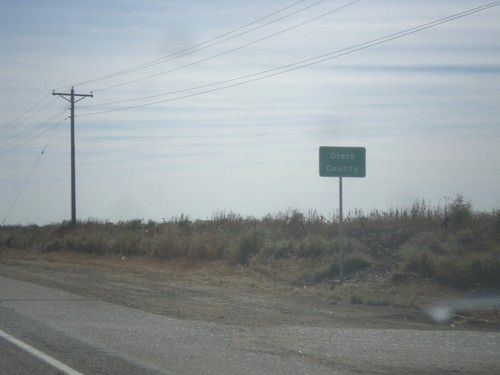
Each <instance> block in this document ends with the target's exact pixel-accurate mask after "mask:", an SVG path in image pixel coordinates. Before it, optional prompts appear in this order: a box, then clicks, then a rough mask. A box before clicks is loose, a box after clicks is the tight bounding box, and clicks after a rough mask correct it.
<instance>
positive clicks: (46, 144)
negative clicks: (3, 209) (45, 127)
mask: <svg viewBox="0 0 500 375" xmlns="http://www.w3.org/2000/svg"><path fill="white" fill-rule="evenodd" d="M64 120H65V119H62V120H61V121H59V122H58V123H57V124H56V125H55V126H54V127H53V128H52V129H53V131H52V134H51V135H50V137H49V139H48V140H47V143H45V146H44V148H43V149H42V152H41V153H40V155H39V156H38V159H37V160H36V161H35V164H34V165H33V168H31V171H30V172H29V173H28V177H26V180H24V183H23V186H21V189H20V190H19V191H18V193H17V195H16V197H15V198H14V201H13V202H12V204H11V205H10V207H9V209H8V210H7V213H6V214H5V217H4V219H3V220H2V224H1V225H4V223H5V221H6V220H7V218H8V217H9V215H10V212H11V211H12V209H13V208H14V206H15V205H16V203H17V201H18V199H19V197H20V196H21V194H22V193H23V191H24V188H25V187H26V185H27V184H28V181H29V180H30V178H31V175H32V174H33V172H34V171H35V169H36V167H37V166H38V163H40V160H41V159H42V156H43V155H44V154H45V151H46V150H47V147H48V146H49V143H50V141H51V140H52V137H54V134H55V132H56V130H57V128H58V126H59V125H60V124H61V123H62V122H63V121H64Z"/></svg>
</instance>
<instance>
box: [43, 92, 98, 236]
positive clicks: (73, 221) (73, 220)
mask: <svg viewBox="0 0 500 375" xmlns="http://www.w3.org/2000/svg"><path fill="white" fill-rule="evenodd" d="M52 95H58V96H60V97H61V98H63V99H64V100H67V101H68V102H70V104H71V116H70V119H71V225H72V226H73V227H74V226H76V183H75V103H77V102H79V101H80V100H82V99H84V98H86V97H91V98H92V97H93V94H92V92H90V94H75V90H74V88H73V87H71V91H70V92H69V93H62V92H55V90H54V91H52ZM67 97H69V99H68V98H67ZM75 97H79V98H80V99H78V100H76V101H75Z"/></svg>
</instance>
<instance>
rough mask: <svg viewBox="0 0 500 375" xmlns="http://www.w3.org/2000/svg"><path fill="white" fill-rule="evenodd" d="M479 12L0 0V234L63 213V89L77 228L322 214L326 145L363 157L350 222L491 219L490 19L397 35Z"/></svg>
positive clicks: (499, 138) (394, 4) (352, 186)
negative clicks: (460, 202)
mask: <svg viewBox="0 0 500 375" xmlns="http://www.w3.org/2000/svg"><path fill="white" fill-rule="evenodd" d="M497 3H498V2H497ZM485 4H488V1H484V2H483V1H464V0H449V1H446V0H443V1H431V0H428V1H427V0H422V1H413V0H412V1H410V0H408V1H406V0H398V1H395V0H394V1H377V0H371V1H368V0H367V1H363V0H361V1H352V0H346V1H338V0H336V1H333V0H324V1H318V0H304V1H293V0H289V1H285V0H280V1H278V0H276V1H252V2H249V1H243V0H241V1H240V0H231V1H229V0H217V1H201V0H182V1H174V0H172V1H160V0H156V1H153V0H149V1H132V0H128V1H123V0H120V1H118V0H116V1H111V0H108V1H101V0H90V1H79V2H77V1H62V0H59V1H55V0H45V1H35V0H20V1H14V0H11V1H8V0H2V1H0V33H1V38H0V112H1V118H0V176H1V178H0V197H1V198H0V222H1V221H2V220H4V218H5V217H7V220H6V221H5V223H6V224H17V223H21V224H29V223H36V224H45V223H51V222H59V221H62V220H68V219H69V218H70V120H69V119H68V116H69V111H68V110H67V107H68V103H67V102H66V101H65V100H64V99H62V98H61V97H58V96H53V95H52V94H51V93H52V90H54V89H55V90H56V91H58V92H69V90H70V88H71V86H72V85H74V87H75V92H76V93H79V94H88V93H90V92H91V91H92V92H93V94H94V97H93V98H85V99H83V100H82V101H80V102H78V103H77V104H76V118H75V120H76V173H77V217H78V219H80V220H87V219H89V218H97V219H100V220H111V221H117V220H128V219H134V218H139V219H145V220H148V219H154V220H162V219H163V218H167V219H169V218H172V217H175V216H178V215H180V214H186V215H189V216H190V217H191V218H193V219H196V218H200V219H205V218H210V217H211V216H212V214H214V213H216V212H223V211H225V212H235V213H238V214H241V215H243V216H247V215H253V216H256V217H261V216H263V215H265V214H267V213H277V212H279V211H285V210H287V209H289V208H291V209H298V210H301V211H303V212H307V211H308V210H317V211H318V212H319V213H322V214H324V215H326V216H331V215H332V214H333V213H334V212H336V210H337V208H338V179H337V178H325V177H320V176H319V172H318V169H319V168H318V164H319V162H318V158H319V147H320V146H358V147H365V148H366V158H367V163H366V177H365V178H345V179H344V184H343V186H344V209H345V210H346V211H349V210H354V209H362V210H364V211H366V212H369V211H371V210H372V209H374V208H377V209H381V210H386V209H389V208H391V207H408V206H410V205H411V204H412V202H414V201H415V200H417V199H425V200H427V201H430V202H431V204H435V205H437V204H441V205H444V202H445V201H446V198H447V197H450V198H453V197H455V196H456V194H458V193H462V194H463V195H464V197H465V198H466V199H467V200H470V201H471V202H472V204H473V207H474V208H475V209H478V210H488V211H489V210H491V209H495V208H500V168H499V160H500V147H499V146H500V6H494V7H491V8H489V9H484V10H482V11H480V12H476V13H474V14H470V15H467V16H465V17H463V18H459V19H455V20H450V22H447V23H443V24H441V25H437V26H435V27H430V28H428V29H425V30H420V29H414V31H417V32H415V33H413V34H411V35H405V36H404V35H402V34H396V33H400V32H404V31H406V30H410V29H413V28H416V27H420V26H423V25H427V24H428V25H429V26H431V25H433V24H432V22H434V21H437V20H440V19H445V18H446V17H449V16H453V15H457V14H460V13H462V12H465V11H468V10H470V9H473V8H477V7H480V6H483V5H485ZM391 35H392V36H401V38H398V39H395V40H391V41H388V38H387V37H389V36H391ZM377 41H380V42H386V43H382V44H379V45H373V44H374V43H373V42H377ZM359 47H368V48H366V49H362V50H357V49H359ZM178 52H181V53H178ZM176 53H177V54H176ZM320 56H323V57H322V58H321V57H320ZM320 60H324V61H320ZM152 62H154V64H148V63H152ZM301 62H302V63H301ZM309 63H313V64H311V65H309V66H303V65H306V64H309ZM145 64H147V65H145ZM301 66H303V67H301ZM131 68H137V69H131ZM291 68H298V69H295V70H292V71H288V72H286V70H290V69H291ZM115 73H120V74H115ZM275 73H279V74H275ZM271 75H272V76H271ZM257 78H258V79H257ZM130 107H132V108H130ZM126 108H128V109H126ZM42 152H43V154H42ZM28 177H29V179H28ZM26 181H27V183H26V184H25V182H26ZM16 199H17V201H16ZM14 202H15V204H14ZM9 210H10V211H9Z"/></svg>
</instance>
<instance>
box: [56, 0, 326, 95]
mask: <svg viewBox="0 0 500 375" xmlns="http://www.w3.org/2000/svg"><path fill="white" fill-rule="evenodd" d="M304 1H305V0H300V1H297V2H295V3H292V4H291V5H288V6H286V7H284V8H281V9H279V10H277V11H274V12H272V13H270V14H268V15H266V16H264V17H261V18H259V19H257V20H254V21H252V22H249V23H247V24H245V25H243V26H240V27H237V28H235V29H233V30H230V31H227V32H224V33H223V34H220V35H218V36H215V37H213V38H211V39H208V40H206V41H204V42H201V43H198V44H195V45H193V46H191V47H188V48H185V49H183V50H180V51H177V52H175V53H172V54H170V55H167V56H164V57H161V58H159V59H155V60H152V61H149V62H146V63H143V64H140V65H136V66H133V67H131V68H127V69H124V70H121V71H118V72H115V73H110V74H107V75H104V76H101V77H97V78H93V79H89V80H86V81H82V82H78V83H75V84H73V85H68V86H62V87H59V88H57V89H56V90H58V89H62V88H65V87H69V86H81V85H85V84H89V83H95V82H99V81H103V80H107V79H110V78H114V77H117V76H121V75H124V74H128V73H132V72H135V71H137V70H142V69H146V68H149V67H151V66H154V65H157V64H161V63H164V62H167V61H170V60H172V59H176V58H179V57H181V56H185V55H186V54H190V53H194V52H198V51H200V50H203V49H206V48H209V47H212V46H214V45H216V44H219V43H222V42H224V41H226V40H228V39H225V40H223V41H220V42H217V43H213V44H211V45H209V46H205V45H206V44H209V43H211V42H214V41H216V40H218V39H221V38H224V37H226V36H228V35H231V34H233V33H236V32H238V31H240V30H243V29H245V28H247V27H249V26H252V25H255V24H257V23H259V22H261V21H263V20H265V19H267V18H270V17H272V16H275V15H277V14H279V13H282V12H284V11H286V10H288V9H290V8H292V7H294V6H296V5H298V4H300V3H303V2H304ZM324 1H326V0H320V1H318V2H316V3H314V4H312V5H310V6H307V7H306V8H304V9H301V10H299V11H296V12H294V13H291V14H290V15H293V14H297V13H298V12H300V11H303V10H305V9H309V8H311V7H312V6H315V5H317V4H320V3H322V2H324ZM287 17H288V16H287ZM273 22H276V21H273ZM267 25H268V24H265V25H262V26H259V27H257V28H254V29H252V30H249V31H246V32H244V33H241V34H238V36H240V35H243V34H246V33H248V32H251V31H254V30H256V29H258V28H261V27H265V26H267ZM202 46H205V47H203V48H200V47H202Z"/></svg>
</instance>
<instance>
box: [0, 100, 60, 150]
mask: <svg viewBox="0 0 500 375" xmlns="http://www.w3.org/2000/svg"><path fill="white" fill-rule="evenodd" d="M68 110H69V108H68V107H67V106H66V107H65V108H64V109H63V110H62V111H60V112H58V113H56V114H55V115H53V116H51V117H50V118H48V119H47V120H45V121H43V122H42V123H38V124H36V125H35V126H33V127H32V128H31V129H28V130H26V131H25V132H24V133H22V134H21V135H19V134H18V137H16V138H15V139H11V140H9V142H8V143H5V144H3V145H2V146H0V155H4V154H7V153H8V152H10V151H12V150H15V149H17V148H19V147H21V146H24V145H25V144H27V143H30V142H32V141H34V140H35V139H37V138H40V137H41V136H43V135H44V134H46V133H47V132H49V131H50V130H51V129H52V128H53V127H54V126H52V127H47V125H49V124H50V123H51V122H52V121H54V119H56V118H58V117H60V116H62V115H64V113H65V112H67V111H68ZM66 118H68V117H66ZM64 120H65V119H63V120H62V121H64ZM46 127H47V128H46ZM44 128H46V129H44ZM42 129H44V130H42ZM35 133H38V134H35ZM33 134H35V135H33ZM31 135H33V136H31Z"/></svg>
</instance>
